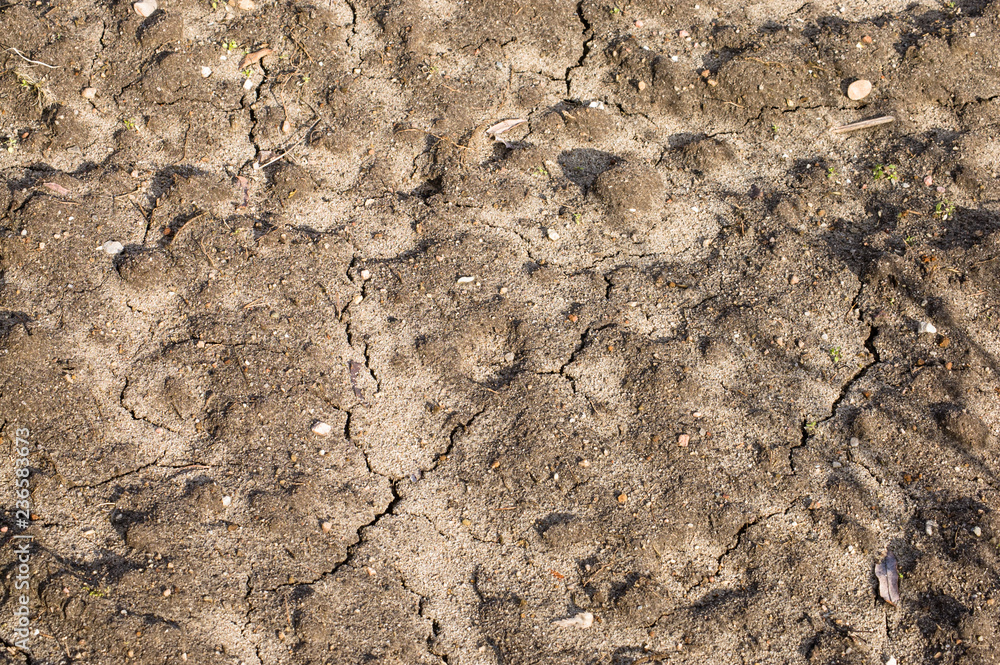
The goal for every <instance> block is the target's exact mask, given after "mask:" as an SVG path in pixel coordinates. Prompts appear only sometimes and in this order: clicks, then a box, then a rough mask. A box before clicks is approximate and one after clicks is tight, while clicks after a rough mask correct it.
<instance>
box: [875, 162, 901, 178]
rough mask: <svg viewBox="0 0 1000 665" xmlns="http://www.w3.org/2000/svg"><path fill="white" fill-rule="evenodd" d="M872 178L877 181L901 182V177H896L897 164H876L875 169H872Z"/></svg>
mask: <svg viewBox="0 0 1000 665" xmlns="http://www.w3.org/2000/svg"><path fill="white" fill-rule="evenodd" d="M872 177H873V178H875V179H876V180H882V179H883V178H884V179H886V180H891V181H893V182H895V181H896V180H899V176H898V175H896V165H895V164H876V165H875V168H873V169H872Z"/></svg>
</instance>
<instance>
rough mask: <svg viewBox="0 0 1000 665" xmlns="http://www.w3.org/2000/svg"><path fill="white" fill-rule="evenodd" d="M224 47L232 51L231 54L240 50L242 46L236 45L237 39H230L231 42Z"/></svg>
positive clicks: (227, 42)
mask: <svg viewBox="0 0 1000 665" xmlns="http://www.w3.org/2000/svg"><path fill="white" fill-rule="evenodd" d="M223 46H224V47H225V48H226V50H227V51H230V52H232V51H235V50H236V49H238V48H239V47H240V45H239V44H237V43H236V40H235V39H230V40H228V41H226V42H225V43H224V44H223Z"/></svg>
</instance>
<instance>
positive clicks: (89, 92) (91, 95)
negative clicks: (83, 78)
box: [80, 88, 97, 99]
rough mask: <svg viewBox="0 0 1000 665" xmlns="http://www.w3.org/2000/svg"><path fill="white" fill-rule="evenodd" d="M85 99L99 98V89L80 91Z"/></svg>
mask: <svg viewBox="0 0 1000 665" xmlns="http://www.w3.org/2000/svg"><path fill="white" fill-rule="evenodd" d="M80 94H81V95H83V98H84V99H93V98H94V97H96V96H97V88H84V89H83V90H81V91H80Z"/></svg>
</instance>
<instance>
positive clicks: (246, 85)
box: [243, 79, 253, 90]
mask: <svg viewBox="0 0 1000 665" xmlns="http://www.w3.org/2000/svg"><path fill="white" fill-rule="evenodd" d="M243 89H244V90H252V89H253V79H246V80H245V81H243Z"/></svg>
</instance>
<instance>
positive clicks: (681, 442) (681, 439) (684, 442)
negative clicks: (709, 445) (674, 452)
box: [677, 434, 691, 448]
mask: <svg viewBox="0 0 1000 665" xmlns="http://www.w3.org/2000/svg"><path fill="white" fill-rule="evenodd" d="M690 442H691V437H690V435H688V434H681V435H680V436H678V437H677V445H678V446H680V447H681V448H687V447H688V444H689V443H690Z"/></svg>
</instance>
